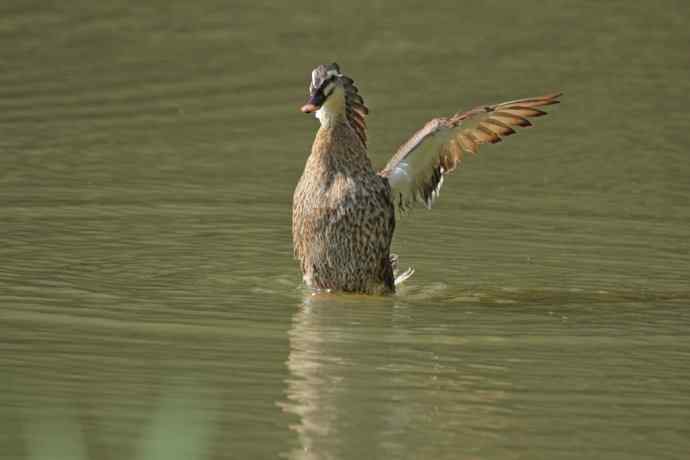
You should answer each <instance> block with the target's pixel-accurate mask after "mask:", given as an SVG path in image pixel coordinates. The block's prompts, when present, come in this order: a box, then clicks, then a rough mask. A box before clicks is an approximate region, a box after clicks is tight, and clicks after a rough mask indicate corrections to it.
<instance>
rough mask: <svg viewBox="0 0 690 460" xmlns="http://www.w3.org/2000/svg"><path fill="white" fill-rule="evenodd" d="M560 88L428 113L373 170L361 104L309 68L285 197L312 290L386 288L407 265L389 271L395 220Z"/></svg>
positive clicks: (344, 87)
mask: <svg viewBox="0 0 690 460" xmlns="http://www.w3.org/2000/svg"><path fill="white" fill-rule="evenodd" d="M561 95H562V93H553V94H547V95H545V96H539V97H532V98H526V99H517V100H513V101H508V102H502V103H498V104H493V105H482V106H478V107H475V108H473V109H470V110H465V111H460V112H458V113H455V114H454V115H451V116H449V117H439V118H433V119H432V120H430V121H429V122H427V123H426V124H425V125H424V126H423V127H422V128H421V129H419V130H418V131H417V132H415V133H414V134H413V135H412V136H411V137H410V138H409V139H408V140H407V141H406V142H404V143H403V144H402V145H401V146H400V147H399V148H398V149H397V151H396V152H395V153H394V154H393V156H392V157H391V159H390V160H389V161H388V163H387V164H386V165H385V166H384V167H383V168H381V169H376V168H375V167H374V166H373V165H372V162H371V160H370V158H369V155H368V151H367V126H366V117H367V116H368V115H369V108H368V107H367V105H366V104H365V103H364V99H363V98H362V96H361V95H360V94H359V89H358V88H357V86H356V85H355V83H354V81H353V80H352V78H350V77H348V76H346V75H344V74H343V73H342V72H341V70H340V66H338V64H337V63H332V64H322V65H319V66H318V67H316V68H315V69H314V70H313V71H312V73H311V81H310V83H309V88H308V100H307V102H306V104H304V105H303V106H302V107H301V111H302V112H303V113H306V114H314V115H315V116H316V118H317V119H318V120H319V122H320V127H319V129H318V131H317V133H316V137H315V139H314V142H313V144H312V148H311V153H310V154H309V156H308V158H307V160H306V164H305V166H304V170H303V172H302V176H301V177H300V179H299V182H298V183H297V186H296V187H295V191H294V195H293V200H292V240H293V249H294V257H295V259H296V260H297V262H298V264H299V268H300V271H301V273H302V279H303V282H304V284H305V285H306V286H307V288H309V289H310V290H312V291H313V292H344V293H359V294H369V295H388V294H393V293H395V291H396V286H398V285H399V284H401V283H402V282H403V281H405V280H406V279H408V278H409V277H410V276H411V275H412V273H413V272H414V270H413V269H411V268H410V269H408V270H406V271H405V272H403V273H399V272H398V257H397V256H396V255H395V254H391V252H390V249H391V242H392V240H393V235H394V233H395V228H396V223H397V220H398V218H400V217H401V216H403V215H405V214H407V213H408V212H409V211H410V210H411V209H412V208H413V207H416V206H418V205H419V206H423V207H426V208H428V209H431V207H432V205H433V204H434V202H435V201H436V199H437V197H438V195H439V191H440V189H441V186H442V185H443V182H444V178H445V177H446V176H448V175H449V174H451V173H453V172H454V171H455V170H456V169H457V168H458V166H460V164H461V163H462V161H463V159H464V157H465V154H470V155H476V154H477V152H478V149H479V147H480V146H481V145H484V144H495V143H498V142H500V141H501V140H502V139H503V138H505V137H508V136H510V135H512V134H515V133H516V132H517V130H518V129H519V128H526V127H530V126H532V122H531V121H530V120H529V119H530V118H535V117H540V116H543V115H546V112H545V111H544V110H543V107H545V106H549V105H553V104H558V103H559V102H560V100H559V98H560V97H561Z"/></svg>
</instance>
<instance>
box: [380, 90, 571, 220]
mask: <svg viewBox="0 0 690 460" xmlns="http://www.w3.org/2000/svg"><path fill="white" fill-rule="evenodd" d="M560 96H561V93H557V94H549V95H546V96H541V97H534V98H528V99H519V100H516V101H509V102H503V103H500V104H496V105H489V106H480V107H477V108H475V109H472V110H468V111H467V112H460V113H456V114H455V115H453V116H451V117H448V118H434V119H433V120H431V121H429V122H428V123H427V124H426V125H425V126H424V127H423V128H422V129H420V130H419V131H417V132H416V133H415V134H414V135H413V136H412V137H411V138H410V139H409V140H408V141H407V142H405V143H404V144H403V145H402V146H400V148H399V149H398V151H397V152H396V153H395V155H393V158H391V160H390V161H389V162H388V164H387V165H386V167H385V168H384V169H383V170H382V171H381V172H379V174H380V175H381V176H384V177H386V178H388V181H389V182H390V185H391V188H392V190H393V196H394V201H395V205H396V208H397V209H398V210H399V211H402V212H405V211H407V210H408V209H409V208H410V207H412V205H413V204H414V202H415V201H419V202H420V203H422V204H423V205H424V206H426V207H427V208H431V205H432V203H433V202H434V200H435V199H436V197H437V196H438V192H439V190H440V189H441V185H442V184H443V177H444V176H445V175H446V174H449V173H451V172H453V171H454V170H455V168H457V166H458V165H459V164H460V163H461V162H462V159H463V156H464V154H465V152H467V153H469V154H472V155H475V154H476V153H477V150H478V149H479V146H480V145H481V144H495V143H496V142H500V141H501V140H502V138H503V137H506V136H510V135H511V134H514V133H515V132H516V130H515V128H517V127H522V128H526V127H529V126H532V123H531V122H530V121H529V120H528V118H531V117H540V116H542V115H546V112H544V111H543V110H540V109H539V108H538V107H543V106H546V105H552V104H558V103H559V100H558V98H559V97H560Z"/></svg>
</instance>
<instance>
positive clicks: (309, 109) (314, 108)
mask: <svg viewBox="0 0 690 460" xmlns="http://www.w3.org/2000/svg"><path fill="white" fill-rule="evenodd" d="M300 110H301V111H302V113H312V112H316V111H317V110H319V108H318V107H317V106H315V105H314V104H304V105H303V106H302V108H301V109H300Z"/></svg>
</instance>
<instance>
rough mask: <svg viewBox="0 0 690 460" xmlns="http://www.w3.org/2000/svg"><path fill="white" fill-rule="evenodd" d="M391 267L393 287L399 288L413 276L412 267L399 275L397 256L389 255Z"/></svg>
mask: <svg viewBox="0 0 690 460" xmlns="http://www.w3.org/2000/svg"><path fill="white" fill-rule="evenodd" d="M391 265H392V266H393V276H394V277H395V285H396V286H399V285H401V284H402V283H404V282H405V281H407V280H408V279H409V278H410V277H411V276H412V275H414V267H409V268H408V269H407V270H405V271H404V272H402V273H400V263H399V257H398V255H397V254H391Z"/></svg>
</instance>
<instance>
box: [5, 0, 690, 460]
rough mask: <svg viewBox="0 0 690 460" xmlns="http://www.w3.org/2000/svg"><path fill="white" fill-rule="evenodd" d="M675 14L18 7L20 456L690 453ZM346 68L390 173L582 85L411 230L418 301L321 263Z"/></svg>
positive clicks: (13, 190) (14, 402)
mask: <svg viewBox="0 0 690 460" xmlns="http://www.w3.org/2000/svg"><path fill="white" fill-rule="evenodd" d="M662 3H663V5H658V6H657V7H655V8H653V9H652V8H643V7H639V6H636V5H634V4H629V3H625V2H609V3H606V4H602V5H595V4H590V5H573V4H571V3H570V2H556V3H549V6H548V7H547V6H544V5H543V4H542V3H540V2H526V3H525V2H521V3H520V4H519V5H518V4H515V5H507V4H506V3H505V2H497V1H490V2H483V3H482V4H477V5H463V6H462V7H460V6H458V5H457V4H456V3H455V2H447V3H445V5H438V6H435V7H433V8H426V7H425V8H423V9H420V8H419V6H418V5H414V4H412V3H410V4H403V5H401V4H399V3H388V2H377V3H375V4H374V5H373V6H370V5H369V4H368V3H362V4H357V3H352V2H349V3H347V4H341V3H335V2H320V3H308V2H301V3H299V2H298V4H295V3H294V2H293V3H291V4H290V5H288V4H285V5H282V6H280V5H274V4H264V5H258V4H256V3H255V2H215V1H200V2H194V3H189V2H186V3H183V2H175V3H172V4H171V3H169V2H148V3H147V4H146V5H141V4H140V2H124V1H123V2H116V3H115V4H108V5H106V4H96V3H92V2H73V3H71V4H70V5H71V6H69V7H61V6H59V5H57V4H56V5H53V6H48V5H46V4H45V2H16V1H11V2H5V3H4V4H3V5H2V6H0V18H2V19H1V20H0V41H1V43H2V45H0V63H1V64H2V68H3V72H2V74H1V75H0V152H2V154H1V155H0V235H1V237H2V238H1V239H0V369H1V371H0V376H1V377H2V378H1V379H0V414H2V416H1V417H0V452H2V456H4V457H5V458H17V459H23V458H27V459H32V460H34V459H48V458H51V459H62V458H65V459H67V458H70V459H77V460H79V459H86V458H98V459H108V458H112V459H119V458H127V459H131V458H147V459H148V458H162V457H165V458H167V459H172V458H185V459H188V458H218V459H220V458H276V457H283V458H295V459H311V458H314V459H324V458H325V459H328V458H333V459H338V458H465V459H506V458H529V459H540V458H543V459H556V458H559V459H560V458H608V459H615V458H620V459H633V458H634V459H646V458H649V459H660V458H664V459H665V458H686V456H687V452H688V451H690V441H689V439H690V429H688V427H689V426H690V384H688V380H689V379H690V335H689V330H690V313H688V305H689V304H690V283H689V282H688V278H689V274H690V242H689V241H690V198H689V197H690V182H688V177H690V162H688V156H687V155H688V151H689V150H690V136H689V135H688V130H687V127H688V123H689V122H690V118H689V117H688V107H689V106H690V104H689V103H690V96H689V95H690V80H688V75H689V74H690V60H689V59H688V53H687V50H688V48H687V44H688V43H689V40H690V32H689V31H688V28H687V23H688V19H690V9H689V8H688V7H687V6H684V5H683V4H681V3H678V2H662ZM331 60H337V61H338V62H339V64H340V65H341V67H342V68H343V70H344V71H345V72H346V73H348V74H349V75H351V76H352V77H353V78H354V79H355V80H356V81H357V83H358V86H359V88H360V90H361V92H362V94H363V96H364V97H365V99H366V100H367V103H368V105H369V106H370V108H371V110H372V113H371V116H370V117H369V126H370V138H371V145H370V150H371V154H372V157H373V159H374V161H375V163H377V164H379V165H382V164H384V163H385V161H386V160H387V159H388V158H389V156H390V155H391V154H392V152H393V151H394V149H395V148H396V147H397V145H399V144H400V143H402V142H403V141H404V140H405V139H406V137H407V136H408V135H410V134H411V133H412V132H413V131H414V130H415V129H417V128H419V127H421V126H422V124H423V123H424V122H425V121H427V120H428V119H429V118H431V117H434V116H440V115H448V114H451V113H453V112H454V111H456V110H458V109H460V108H468V107H471V106H473V105H476V104H484V103H493V102H498V101H501V100H505V99H512V98H517V97H526V96H533V95H539V94H543V93H547V92H551V91H555V90H563V91H565V96H564V103H563V104H562V105H561V106H559V107H556V108H554V109H553V110H552V111H551V113H552V114H551V115H549V116H548V117H546V118H543V119H540V120H538V121H537V123H536V124H537V126H536V127H535V128H533V129H531V130H530V131H528V132H524V133H521V134H519V135H517V136H514V137H512V138H510V139H509V140H507V141H506V142H504V143H503V144H501V145H497V146H488V147H486V148H484V149H483V150H482V153H481V154H480V156H479V157H477V158H472V159H470V160H468V161H467V162H466V163H465V165H464V166H463V168H462V169H461V170H460V171H458V172H457V173H456V174H455V175H454V176H453V177H451V178H450V179H449V180H448V181H447V182H446V185H445V186H444V189H443V193H442V195H441V199H440V200H439V201H438V204H437V206H436V207H435V208H434V210H433V211H426V210H421V209H419V210H416V211H415V212H413V213H412V214H411V215H409V216H408V217H406V218H405V219H404V220H403V221H401V222H400V224H399V226H398V233H397V236H396V241H395V248H394V249H395V251H396V252H397V253H399V254H400V255H401V262H402V264H403V265H412V266H414V267H415V268H416V274H415V276H414V277H413V278H412V279H411V280H410V281H409V282H408V283H407V285H406V286H404V288H403V289H402V290H401V291H400V292H399V293H398V294H397V295H396V296H394V297H389V298H370V297H363V296H311V295H310V294H309V293H308V292H306V291H305V290H304V289H303V288H302V287H301V286H300V279H299V278H300V277H299V273H298V271H297V267H296V265H295V263H294V261H293V260H292V249H291V241H290V202H291V193H292V190H293V187H294V185H295V183H296V181H297V179H298V178H299V175H300V173H301V168H302V166H303V165H304V161H305V159H306V155H307V152H308V151H309V147H310V144H311V140H312V138H313V135H314V132H315V130H316V126H317V125H316V123H317V122H316V120H314V119H313V118H311V117H305V116H304V115H302V114H300V113H299V112H298V107H299V106H300V105H301V104H302V103H303V102H304V97H305V92H306V86H307V84H308V76H309V72H310V70H311V69H312V68H313V67H314V66H315V65H316V64H319V63H322V62H328V61H331Z"/></svg>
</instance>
